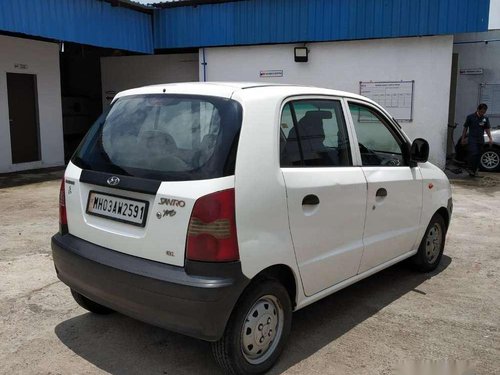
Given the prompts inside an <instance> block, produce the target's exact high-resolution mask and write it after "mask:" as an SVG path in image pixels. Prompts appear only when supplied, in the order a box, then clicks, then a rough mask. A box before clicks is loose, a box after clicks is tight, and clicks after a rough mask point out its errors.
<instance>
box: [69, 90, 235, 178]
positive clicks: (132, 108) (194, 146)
mask: <svg viewBox="0 0 500 375" xmlns="http://www.w3.org/2000/svg"><path fill="white" fill-rule="evenodd" d="M240 127H241V106H240V105H239V104H238V103H237V102H235V101H233V100H229V99H223V98H215V97H201V96H186V95H165V94H164V95H135V96H127V97H122V98H120V99H118V100H117V101H116V102H115V103H114V104H113V106H112V107H111V109H110V111H109V112H108V113H106V114H104V115H103V116H102V117H101V118H100V119H99V120H98V121H97V122H96V123H95V124H94V126H93V127H92V129H91V130H90V131H89V134H88V135H87V136H86V138H85V139H84V141H83V142H82V144H81V145H80V147H79V148H78V150H77V151H76V153H75V155H74V157H73V159H72V161H73V163H74V164H76V165H77V166H79V167H81V168H84V169H90V170H95V171H102V172H109V173H115V174H122V175H128V176H136V177H144V178H151V179H160V180H165V181H181V180H194V179H209V178H217V177H222V176H227V175H232V174H234V163H235V158H236V147H237V142H238V135H239V130H240Z"/></svg>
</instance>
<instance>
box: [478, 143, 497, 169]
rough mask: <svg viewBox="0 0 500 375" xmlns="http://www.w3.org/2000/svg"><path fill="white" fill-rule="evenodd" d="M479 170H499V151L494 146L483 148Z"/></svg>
mask: <svg viewBox="0 0 500 375" xmlns="http://www.w3.org/2000/svg"><path fill="white" fill-rule="evenodd" d="M479 165H480V166H481V170H482V171H486V172H494V171H498V170H500V151H499V150H497V149H494V148H485V149H484V150H483V152H482V154H481V159H480V164H479Z"/></svg>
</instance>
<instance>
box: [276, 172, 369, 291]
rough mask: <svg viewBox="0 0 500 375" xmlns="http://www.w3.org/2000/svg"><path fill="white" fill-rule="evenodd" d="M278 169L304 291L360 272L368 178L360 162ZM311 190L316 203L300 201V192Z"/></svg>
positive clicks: (304, 193)
mask: <svg viewBox="0 0 500 375" xmlns="http://www.w3.org/2000/svg"><path fill="white" fill-rule="evenodd" d="M282 171H283V175H284V178H285V183H286V189H287V197H288V211H289V218H290V229H291V233H292V239H293V244H294V248H295V253H296V256H297V262H298V266H299V270H300V275H301V278H302V283H303V286H304V292H305V294H306V295H307V296H311V295H313V294H315V293H317V292H319V291H321V290H323V289H326V288H328V287H330V286H331V285H334V284H337V283H338V282H341V281H343V280H345V279H348V278H349V277H352V276H354V275H356V274H357V272H358V268H359V263H360V260H361V256H362V254H363V225H364V221H365V211H366V180H365V178H364V175H363V171H362V170H361V169H360V168H359V167H345V168H344V167H332V168H284V169H283V170H282ZM309 194H314V195H316V196H317V197H318V198H319V201H320V203H319V205H317V206H303V205H302V199H303V197H305V196H307V195H309ZM340 197H342V198H341V199H340Z"/></svg>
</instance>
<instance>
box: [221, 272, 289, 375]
mask: <svg viewBox="0 0 500 375" xmlns="http://www.w3.org/2000/svg"><path fill="white" fill-rule="evenodd" d="M291 322H292V304H291V301H290V296H289V295H288V292H287V290H286V289H285V288H284V287H283V285H282V284H280V283H279V282H278V281H277V280H274V279H265V280H260V281H258V282H257V283H256V284H255V285H253V286H251V287H250V289H249V290H248V291H246V292H245V294H244V295H243V296H242V298H241V299H240V300H239V301H238V305H237V306H236V308H235V310H234V311H233V313H232V314H231V318H230V319H229V322H228V324H227V327H226V330H225V332H224V335H223V337H222V338H221V339H220V340H219V341H217V342H214V343H212V352H213V354H214V357H215V360H216V361H217V362H218V364H219V365H220V366H221V367H222V368H223V369H224V370H225V371H226V372H227V373H229V374H261V373H263V372H266V371H267V370H269V369H270V368H271V367H272V366H273V365H274V363H275V362H276V361H277V359H278V357H279V355H280V354H281V351H282V350H283V347H284V345H285V343H286V341H287V339H288V335H289V334H290V329H291Z"/></svg>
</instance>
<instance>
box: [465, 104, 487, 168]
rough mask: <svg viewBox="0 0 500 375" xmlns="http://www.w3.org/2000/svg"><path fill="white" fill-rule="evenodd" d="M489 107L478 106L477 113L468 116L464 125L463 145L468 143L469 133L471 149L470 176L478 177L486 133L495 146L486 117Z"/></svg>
mask: <svg viewBox="0 0 500 375" xmlns="http://www.w3.org/2000/svg"><path fill="white" fill-rule="evenodd" d="M487 110H488V106H487V105H486V104H484V103H481V104H479V105H478V106H477V110H476V112H475V113H473V114H471V115H469V116H467V119H466V120H465V123H464V131H463V132H462V144H463V145H465V143H466V142H467V140H466V138H465V137H466V135H467V130H468V131H469V137H468V142H467V143H468V149H469V176H471V177H477V169H478V168H479V161H480V159H481V152H482V149H483V145H484V132H485V131H486V134H488V138H489V141H488V142H489V144H490V145H492V144H493V139H492V138H491V132H490V120H488V117H486V116H485V114H486V111H487Z"/></svg>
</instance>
